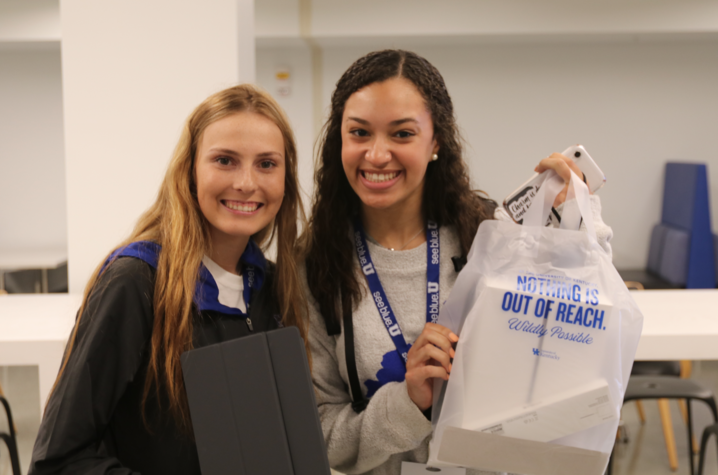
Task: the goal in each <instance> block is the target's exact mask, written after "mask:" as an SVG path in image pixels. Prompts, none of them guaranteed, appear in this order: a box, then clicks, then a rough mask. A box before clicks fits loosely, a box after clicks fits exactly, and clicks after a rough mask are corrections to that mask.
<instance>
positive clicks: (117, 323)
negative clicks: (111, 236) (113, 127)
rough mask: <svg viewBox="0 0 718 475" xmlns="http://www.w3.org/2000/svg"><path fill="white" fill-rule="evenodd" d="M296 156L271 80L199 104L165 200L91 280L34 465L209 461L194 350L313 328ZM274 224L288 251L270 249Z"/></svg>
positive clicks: (181, 465) (137, 467)
mask: <svg viewBox="0 0 718 475" xmlns="http://www.w3.org/2000/svg"><path fill="white" fill-rule="evenodd" d="M296 167H297V163H296V150H295V144H294V138H293V135H292V132H291V130H290V128H289V125H288V122H287V119H286V117H285V115H284V113H283V112H282V110H281V109H280V107H279V106H278V105H277V104H276V102H275V101H274V100H273V99H272V98H271V97H269V95H267V94H266V93H264V92H261V91H259V90H257V89H255V88H254V87H252V86H248V85H241V86H236V87H232V88H229V89H226V90H224V91H221V92H219V93H217V94H214V95H212V96H210V97H209V98H208V99H207V100H205V101H204V102H203V103H202V104H200V105H199V106H198V107H197V109H195V111H194V112H193V113H192V114H191V115H190V117H189V119H188V120H187V123H186V126H185V128H184V131H183V133H182V136H181V138H180V141H179V144H178V145H177V148H176V150H175V153H174V157H173V159H172V161H171V163H170V166H169V169H168V171H167V174H166V176H165V179H164V181H163V183H162V185H161V187H160V191H159V194H158V196H157V200H156V202H155V204H154V205H152V206H151V207H150V209H149V210H148V211H147V212H145V214H144V215H143V216H142V217H141V218H140V220H139V221H138V223H137V225H136V227H135V229H134V231H133V232H132V234H131V236H130V237H129V238H128V239H127V240H125V241H124V242H123V243H122V244H121V245H120V246H118V247H117V248H116V249H115V250H114V251H113V252H111V253H110V254H109V255H108V256H107V258H106V259H105V260H104V261H103V262H102V263H100V265H99V266H98V268H97V270H96V271H95V273H94V275H93V277H92V278H91V279H90V282H89V283H88V285H87V288H86V290H85V296H84V299H83V303H82V307H81V308H80V312H79V314H78V315H79V316H78V319H77V322H76V325H75V329H74V331H73V333H72V337H71V339H70V343H69V345H68V349H67V351H66V358H65V361H64V363H63V366H62V369H61V370H60V374H59V376H58V378H57V382H56V384H55V388H54V390H53V393H52V395H51V397H50V400H49V402H48V405H47V409H46V412H45V415H44V418H43V422H42V425H41V426H40V432H39V435H38V438H37V440H36V442H35V448H34V451H33V459H32V464H31V468H30V473H31V474H46V473H72V474H84V473H87V474H89V473H92V474H103V473H112V474H113V475H119V474H135V473H142V474H143V475H151V474H168V473H171V474H173V475H181V474H200V468H199V462H198V457H197V449H196V446H195V444H194V442H193V438H192V435H191V421H190V416H189V411H188V406H187V400H186V395H185V390H184V383H183V379H182V372H181V365H180V355H181V354H182V352H184V351H186V350H189V349H191V348H196V347H201V346H205V345H208V344H212V343H218V342H221V341H225V340H230V339H234V338H238V337H242V336H245V335H248V334H251V333H253V332H261V331H266V330H270V329H274V328H277V327H279V326H282V325H295V326H297V327H299V330H300V333H301V334H302V336H303V337H304V336H306V332H307V329H306V325H305V322H304V320H303V319H302V315H303V309H302V305H303V302H304V300H303V296H302V293H301V292H300V290H299V286H298V278H297V267H296V263H295V257H294V252H293V248H294V244H295V241H296V238H297V220H298V218H301V219H304V217H303V215H302V206H301V202H300V196H299V190H298V184H297V170H296ZM274 238H276V242H277V263H276V265H275V264H273V263H270V262H268V261H267V260H266V259H265V258H264V255H263V253H262V250H261V247H262V246H263V245H264V246H266V245H267V244H268V243H269V242H270V241H271V240H272V239H274ZM247 364H252V362H251V361H248V362H247ZM247 410H252V408H247Z"/></svg>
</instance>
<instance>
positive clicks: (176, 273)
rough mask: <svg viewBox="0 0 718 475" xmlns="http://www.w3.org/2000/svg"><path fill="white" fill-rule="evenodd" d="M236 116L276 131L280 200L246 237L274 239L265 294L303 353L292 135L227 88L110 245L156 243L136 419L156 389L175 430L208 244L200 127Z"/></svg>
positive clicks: (190, 126) (182, 412)
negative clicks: (280, 142)
mask: <svg viewBox="0 0 718 475" xmlns="http://www.w3.org/2000/svg"><path fill="white" fill-rule="evenodd" d="M239 112H252V113H256V114H260V115H262V116H264V117H266V118H268V119H270V120H271V121H272V122H274V123H275V124H276V125H277V127H279V130H280V131H281V133H282V137H283V138H284V152H285V163H286V167H285V177H284V199H283V201H282V205H281V207H280V209H279V211H278V213H277V215H276V217H275V219H274V220H273V222H271V223H270V224H269V225H268V226H267V227H266V228H264V229H262V230H261V231H259V232H258V233H256V234H255V235H254V236H252V239H253V240H254V241H255V242H256V243H257V244H259V245H261V246H263V247H264V248H265V249H266V247H267V246H268V245H269V243H271V242H272V240H273V239H274V238H275V237H276V241H277V264H276V270H275V277H274V289H273V290H274V293H275V296H276V298H277V301H278V302H279V309H280V312H281V317H282V321H283V323H284V324H285V325H291V326H296V327H298V328H299V332H300V334H301V335H302V337H303V338H304V341H305V348H306V350H307V355H308V356H309V346H308V344H307V343H306V341H307V338H306V336H307V326H308V324H307V321H306V319H305V318H304V315H305V312H306V307H305V305H306V300H305V298H304V294H303V292H302V290H301V288H300V284H299V274H298V269H297V259H296V256H297V253H296V252H295V245H296V240H297V233H298V221H301V223H302V224H304V222H305V221H306V218H305V216H304V208H303V207H302V204H301V197H300V190H299V185H298V181H297V152H296V146H295V142H294V135H293V133H292V130H291V128H290V127H289V121H288V120H287V118H286V116H285V114H284V112H283V111H282V109H281V108H280V107H279V105H278V104H277V103H276V102H275V101H274V99H272V97H271V96H269V94H267V93H266V92H263V91H261V90H259V89H257V88H255V87H254V86H251V85H247V84H243V85H239V86H234V87H231V88H228V89H225V90H223V91H220V92H218V93H216V94H213V95H212V96H210V97H208V98H207V99H206V100H205V101H204V102H202V103H201V104H200V105H199V106H197V108H196V109H195V110H194V111H193V112H192V114H191V115H190V116H189V118H188V119H187V122H186V123H185V126H184V129H183V131H182V135H181V137H180V140H179V143H178V144H177V147H176V149H175V151H174V155H173V157H172V161H171V162H170V165H169V168H168V170H167V173H166V174H165V178H164V181H163V182H162V185H161V186H160V190H159V193H158V195H157V200H156V201H155V203H154V204H153V205H152V206H151V207H150V208H149V209H148V210H147V211H146V212H145V213H144V214H143V215H142V216H141V217H140V219H139V220H138V221H137V224H136V225H135V228H134V230H133V231H132V234H131V235H130V237H128V238H127V239H126V240H125V241H123V242H122V243H121V244H120V245H119V246H118V247H117V249H119V248H121V247H124V246H126V245H128V244H130V243H132V242H136V241H153V242H156V243H157V244H159V245H160V246H162V251H161V252H160V255H159V261H158V264H157V271H156V280H155V284H154V300H153V306H154V307H153V308H154V324H153V328H152V340H151V353H150V360H149V367H148V369H147V377H146V379H145V388H144V395H143V400H142V407H143V416H144V407H145V404H146V402H147V398H148V396H149V394H150V392H151V391H152V389H153V388H154V390H155V392H156V394H157V395H159V394H160V388H163V389H164V390H165V392H166V396H167V401H168V404H169V411H170V413H171V414H172V416H173V417H174V418H175V420H176V422H177V424H178V426H179V427H181V428H182V429H185V430H188V429H189V428H190V427H191V423H190V417H189V410H188V407H187V399H186V394H185V390H184V380H183V378H182V368H181V364H180V355H181V354H182V353H183V352H184V351H187V350H189V349H191V348H192V331H193V317H194V315H195V314H196V307H194V302H193V297H194V292H195V286H196V282H197V279H198V275H199V268H200V263H201V261H202V257H203V256H204V254H205V253H208V250H209V246H210V238H209V223H208V222H207V220H206V219H205V217H204V216H203V214H202V212H201V210H200V207H199V203H198V201H197V189H196V183H195V176H194V170H195V156H196V154H197V147H198V143H199V140H200V137H201V136H202V133H203V132H204V130H205V129H206V128H207V126H209V125H210V124H212V123H213V122H216V121H217V120H220V119H222V118H224V117H227V116H229V115H232V114H236V113H239ZM110 254H111V253H110ZM108 258H109V254H108ZM105 260H106V259H103V262H102V263H101V264H100V265H99V266H98V267H97V268H96V269H95V271H94V273H93V275H92V277H91V278H90V280H89V282H88V283H87V286H86V288H85V292H84V296H83V300H82V306H81V307H80V311H79V314H78V315H79V316H78V320H77V322H76V323H75V329H74V330H73V332H72V335H71V337H70V342H69V345H68V350H67V351H66V356H65V359H64V362H63V365H62V368H61V369H60V372H59V374H58V377H57V381H59V380H60V377H61V376H62V374H63V372H64V370H65V367H66V366H67V361H68V359H69V358H70V353H71V352H72V348H73V346H74V343H75V338H76V335H77V329H78V327H79V324H80V318H81V317H82V316H83V312H84V310H85V307H86V306H87V301H88V298H89V296H90V294H91V293H92V291H93V289H94V287H95V284H96V283H97V280H98V277H99V275H100V271H101V269H102V267H103V264H104V261H105ZM57 381H56V383H55V384H57ZM53 389H54V388H53ZM157 400H158V401H160V400H161V399H160V398H157Z"/></svg>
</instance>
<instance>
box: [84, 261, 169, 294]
mask: <svg viewBox="0 0 718 475" xmlns="http://www.w3.org/2000/svg"><path fill="white" fill-rule="evenodd" d="M154 282H155V269H154V268H153V267H152V266H151V265H150V264H148V263H147V262H145V261H143V260H141V259H137V258H135V257H119V258H117V259H115V260H114V261H112V262H110V264H109V265H108V266H107V267H106V268H105V269H104V270H103V271H102V273H101V274H100V276H99V277H98V278H97V283H96V284H95V289H93V292H96V291H97V290H99V289H103V290H104V289H106V288H108V287H118V288H122V289H128V290H129V289H137V290H147V289H153V288H154Z"/></svg>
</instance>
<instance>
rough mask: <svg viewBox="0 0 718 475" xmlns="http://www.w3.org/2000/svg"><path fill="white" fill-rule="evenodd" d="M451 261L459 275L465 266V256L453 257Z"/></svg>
mask: <svg viewBox="0 0 718 475" xmlns="http://www.w3.org/2000/svg"><path fill="white" fill-rule="evenodd" d="M451 261H452V262H453V263H454V270H455V271H456V272H457V273H459V272H461V269H463V268H464V266H465V265H466V256H455V257H452V258H451Z"/></svg>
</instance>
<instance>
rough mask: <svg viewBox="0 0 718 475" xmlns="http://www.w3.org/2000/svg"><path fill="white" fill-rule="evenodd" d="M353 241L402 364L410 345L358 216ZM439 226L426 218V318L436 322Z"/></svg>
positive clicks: (437, 310) (370, 289)
mask: <svg viewBox="0 0 718 475" xmlns="http://www.w3.org/2000/svg"><path fill="white" fill-rule="evenodd" d="M354 244H355V246H356V251H357V258H358V259H359V266H360V267H361V269H362V272H363V273H364V277H366V281H367V284H368V285H369V291H370V292H371V296H372V298H373V299H374V304H375V305H376V309H377V310H378V311H379V316H381V319H382V320H383V321H384V325H385V326H386V331H387V332H389V336H390V337H391V339H392V341H393V342H394V346H395V347H396V351H397V352H398V353H399V355H401V358H402V360H403V361H404V365H406V359H407V357H408V354H409V348H411V345H409V344H408V343H407V342H406V339H405V338H404V334H403V333H402V331H401V327H400V326H399V322H398V321H397V320H396V316H395V315H394V311H393V310H392V309H391V305H390V304H389V299H388V298H387V297H386V293H385V292H384V287H383V286H382V285H381V281H380V280H379V276H378V275H377V273H376V269H375V268H374V263H373V262H372V260H371V255H370V254H369V248H368V247H367V244H366V234H365V233H364V228H363V227H362V224H361V219H359V218H357V219H356V220H355V221H354ZM440 249H441V247H440V242H439V226H438V225H437V224H436V223H435V222H433V221H429V222H428V224H427V226H426V321H427V322H432V323H436V321H437V320H438V318H439V263H440V254H441V252H440Z"/></svg>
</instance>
